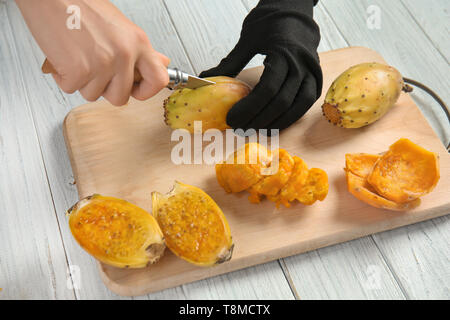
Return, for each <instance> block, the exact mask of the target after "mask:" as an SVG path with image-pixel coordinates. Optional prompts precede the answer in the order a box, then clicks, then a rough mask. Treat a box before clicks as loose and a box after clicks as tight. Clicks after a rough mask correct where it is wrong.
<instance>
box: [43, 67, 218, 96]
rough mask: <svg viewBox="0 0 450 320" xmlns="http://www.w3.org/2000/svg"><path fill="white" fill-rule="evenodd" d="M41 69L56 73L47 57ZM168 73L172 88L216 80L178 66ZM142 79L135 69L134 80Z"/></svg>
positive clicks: (137, 81)
mask: <svg viewBox="0 0 450 320" xmlns="http://www.w3.org/2000/svg"><path fill="white" fill-rule="evenodd" d="M41 69H42V72H43V73H56V70H55V68H54V67H53V65H52V64H51V63H50V61H48V59H45V61H44V63H43V64H42V68H41ZM167 73H168V74H169V84H168V85H167V88H169V89H171V90H176V89H182V88H188V89H195V88H200V87H203V86H208V85H210V84H215V82H214V81H210V80H206V79H202V78H199V77H196V76H193V75H190V74H189V73H186V72H183V71H181V70H179V69H177V68H167ZM141 80H142V76H141V73H140V72H139V70H137V69H136V70H135V71H134V82H136V83H139V82H140V81H141Z"/></svg>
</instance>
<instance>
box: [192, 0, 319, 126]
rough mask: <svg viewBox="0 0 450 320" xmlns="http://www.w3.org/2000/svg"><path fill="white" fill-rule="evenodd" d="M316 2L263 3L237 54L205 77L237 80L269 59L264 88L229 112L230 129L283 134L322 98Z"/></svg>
mask: <svg viewBox="0 0 450 320" xmlns="http://www.w3.org/2000/svg"><path fill="white" fill-rule="evenodd" d="M315 2H317V0H260V2H259V3H258V5H257V6H256V7H255V8H254V9H253V10H252V11H251V12H250V13H249V14H248V16H247V17H246V18H245V20H244V23H243V25H242V31H241V36H240V39H239V41H238V43H237V44H236V46H235V47H234V49H233V50H232V51H231V52H230V53H229V55H228V56H227V57H225V58H224V59H223V60H222V61H221V62H220V64H219V65H218V66H217V67H215V68H212V69H210V70H207V71H204V72H202V73H201V74H200V76H201V77H210V76H216V75H224V76H230V77H234V76H236V75H237V74H238V73H239V72H240V71H241V70H242V69H243V68H244V67H245V66H246V65H247V63H248V62H249V61H250V59H251V58H252V57H253V56H254V55H256V54H257V53H260V54H264V55H266V58H265V60H264V66H265V68H264V72H263V74H262V76H261V79H260V81H259V83H258V84H257V85H256V86H255V88H254V89H253V90H252V92H251V93H250V94H249V95H248V96H247V97H245V98H244V99H242V100H241V101H239V102H238V103H236V104H235V105H234V106H233V107H232V108H231V110H230V111H229V112H228V115H227V123H228V125H229V126H230V127H232V128H234V129H236V128H242V129H244V130H247V129H249V128H254V129H263V128H264V129H280V130H282V129H284V128H287V127H288V126H289V125H291V124H292V123H293V122H295V121H297V120H298V119H299V118H300V117H302V116H303V115H304V114H305V113H306V111H308V109H309V108H310V107H311V106H312V105H313V103H314V102H315V101H316V100H317V99H318V98H319V97H320V94H321V91H322V71H321V68H320V65H319V57H318V54H317V46H318V45H319V41H320V31H319V28H318V26H317V25H316V23H315V22H314V20H313V6H314V4H315Z"/></svg>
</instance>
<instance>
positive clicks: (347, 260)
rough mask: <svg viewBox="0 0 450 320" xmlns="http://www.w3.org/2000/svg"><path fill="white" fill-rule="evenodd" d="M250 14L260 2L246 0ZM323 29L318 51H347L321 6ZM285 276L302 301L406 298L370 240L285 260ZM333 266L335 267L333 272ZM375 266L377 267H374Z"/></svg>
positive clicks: (318, 14) (318, 17) (317, 13)
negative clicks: (373, 282) (372, 275)
mask: <svg viewBox="0 0 450 320" xmlns="http://www.w3.org/2000/svg"><path fill="white" fill-rule="evenodd" d="M243 2H244V4H245V5H246V7H247V8H248V9H249V10H251V9H252V8H253V7H254V6H256V4H257V3H258V0H243ZM314 19H315V21H316V23H317V24H318V25H319V26H320V30H321V41H320V44H319V48H318V51H319V52H323V51H328V50H331V49H337V48H342V47H347V44H346V42H345V40H344V39H343V38H342V36H341V35H340V34H339V33H338V32H336V27H335V25H334V23H333V21H332V20H331V18H330V17H329V16H328V15H327V14H326V13H325V12H324V10H323V8H322V7H321V6H320V4H319V5H318V6H316V7H315V9H314ZM283 260H284V264H285V266H286V269H287V270H286V272H287V273H289V275H290V276H291V278H292V281H293V284H294V286H295V290H296V291H297V292H298V295H299V297H300V299H331V298H332V299H356V298H360V299H374V298H382V299H401V298H403V297H404V296H403V294H402V292H401V289H400V288H399V286H398V284H397V283H396V281H395V278H394V275H393V274H392V273H391V272H390V271H389V269H388V267H387V265H386V263H385V261H384V259H383V257H382V255H381V253H380V252H379V250H378V248H377V247H376V245H375V243H374V242H373V240H372V239H371V237H366V238H362V239H357V240H353V241H351V242H350V243H344V244H337V245H334V246H332V247H329V248H323V249H319V250H314V251H312V252H309V253H307V254H304V255H297V256H293V257H289V258H284V259H283ZM330 266H333V269H332V271H330V270H329V269H330ZM374 266H376V267H374ZM374 268H376V270H377V271H376V272H377V277H380V279H383V281H382V282H380V285H379V286H377V287H376V288H375V287H372V286H370V285H368V280H369V278H368V274H367V273H368V272H369V271H372V270H373V269H374Z"/></svg>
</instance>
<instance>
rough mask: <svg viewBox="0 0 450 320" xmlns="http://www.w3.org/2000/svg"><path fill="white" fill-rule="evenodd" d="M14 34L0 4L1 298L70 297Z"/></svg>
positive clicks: (60, 245)
mask: <svg viewBox="0 0 450 320" xmlns="http://www.w3.org/2000/svg"><path fill="white" fill-rule="evenodd" d="M14 36H15V35H13V33H12V32H11V27H10V25H9V21H8V17H7V13H6V6H5V3H3V2H0V43H1V45H0V68H1V71H0V177H1V178H0V216H1V223H0V287H1V288H2V291H0V299H1V300H3V299H71V298H73V297H74V291H73V290H72V289H71V288H70V287H67V286H66V284H67V281H69V283H70V278H68V277H67V267H68V265H67V261H66V256H65V253H64V248H63V243H62V240H61V235H60V233H59V230H58V222H57V220H56V218H55V208H54V207H53V204H52V195H51V193H50V190H49V185H48V182H47V177H46V175H45V166H44V163H43V161H42V156H41V151H40V148H39V140H38V138H37V135H36V129H35V127H34V124H33V119H32V116H31V113H30V104H32V101H31V100H29V99H28V98H27V97H26V96H25V95H24V94H23V92H24V90H25V88H24V76H23V74H22V73H21V70H20V67H19V60H18V58H17V49H16V47H15V45H14Z"/></svg>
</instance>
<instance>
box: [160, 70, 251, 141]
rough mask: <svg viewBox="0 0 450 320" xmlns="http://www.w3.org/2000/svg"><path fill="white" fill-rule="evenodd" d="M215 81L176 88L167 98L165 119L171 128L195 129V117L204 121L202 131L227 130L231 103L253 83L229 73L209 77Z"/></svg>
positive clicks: (245, 93)
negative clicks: (247, 82)
mask: <svg viewBox="0 0 450 320" xmlns="http://www.w3.org/2000/svg"><path fill="white" fill-rule="evenodd" d="M206 79H208V80H211V81H214V82H215V84H213V85H208V86H203V87H200V88H196V89H188V88H184V89H180V90H176V91H175V92H174V93H173V94H172V95H171V96H170V97H169V98H167V99H166V100H165V101H164V117H165V122H166V124H167V125H169V126H170V127H171V128H172V129H186V130H188V131H189V132H191V133H193V132H194V121H202V132H204V131H206V130H208V129H219V130H225V129H227V128H229V126H228V125H227V122H226V117H227V113H228V111H229V110H230V109H231V107H232V106H233V105H234V104H235V103H236V102H238V101H239V100H241V99H242V98H244V97H245V96H247V95H248V94H249V93H250V90H251V89H250V87H249V86H248V85H247V84H246V83H244V82H242V81H240V80H237V79H234V78H230V77H223V76H220V77H210V78H206Z"/></svg>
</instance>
